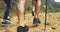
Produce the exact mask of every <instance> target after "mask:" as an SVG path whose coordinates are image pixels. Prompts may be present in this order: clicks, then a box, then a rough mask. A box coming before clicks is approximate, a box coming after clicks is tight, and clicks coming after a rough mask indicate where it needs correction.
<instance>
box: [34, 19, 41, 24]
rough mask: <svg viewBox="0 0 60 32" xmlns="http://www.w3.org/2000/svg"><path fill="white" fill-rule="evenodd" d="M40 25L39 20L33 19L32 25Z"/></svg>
mask: <svg viewBox="0 0 60 32" xmlns="http://www.w3.org/2000/svg"><path fill="white" fill-rule="evenodd" d="M40 23H41V21H40V20H39V18H34V19H33V24H35V25H38V24H40Z"/></svg>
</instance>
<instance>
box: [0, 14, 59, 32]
mask: <svg viewBox="0 0 60 32" xmlns="http://www.w3.org/2000/svg"><path fill="white" fill-rule="evenodd" d="M44 17H45V16H44V13H41V14H40V20H41V24H40V25H39V26H37V27H32V26H33V24H32V22H33V16H32V15H31V14H26V19H25V22H26V23H25V24H26V25H28V26H29V31H28V32H44ZM11 21H12V22H11V23H12V24H11V26H8V27H1V25H0V32H5V31H6V28H7V29H8V32H16V29H17V26H18V25H17V16H13V17H12V18H11ZM1 22H2V19H0V24H1ZM46 32H60V13H48V17H47V25H46Z"/></svg>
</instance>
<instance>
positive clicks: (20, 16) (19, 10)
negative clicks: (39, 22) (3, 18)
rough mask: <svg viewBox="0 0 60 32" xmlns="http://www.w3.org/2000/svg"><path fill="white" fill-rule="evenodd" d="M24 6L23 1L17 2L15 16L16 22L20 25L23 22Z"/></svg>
mask: <svg viewBox="0 0 60 32" xmlns="http://www.w3.org/2000/svg"><path fill="white" fill-rule="evenodd" d="M24 4H25V0H19V2H18V5H17V16H18V22H19V23H20V24H22V22H23V21H24Z"/></svg>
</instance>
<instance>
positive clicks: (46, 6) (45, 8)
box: [45, 0, 47, 30]
mask: <svg viewBox="0 0 60 32" xmlns="http://www.w3.org/2000/svg"><path fill="white" fill-rule="evenodd" d="M46 22H47V0H46V8H45V30H46Z"/></svg>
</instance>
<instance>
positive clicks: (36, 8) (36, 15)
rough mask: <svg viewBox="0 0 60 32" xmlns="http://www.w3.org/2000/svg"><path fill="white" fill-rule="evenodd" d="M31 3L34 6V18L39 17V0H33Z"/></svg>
mask: <svg viewBox="0 0 60 32" xmlns="http://www.w3.org/2000/svg"><path fill="white" fill-rule="evenodd" d="M33 5H34V7H35V16H34V17H35V18H39V12H40V8H41V0H33Z"/></svg>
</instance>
